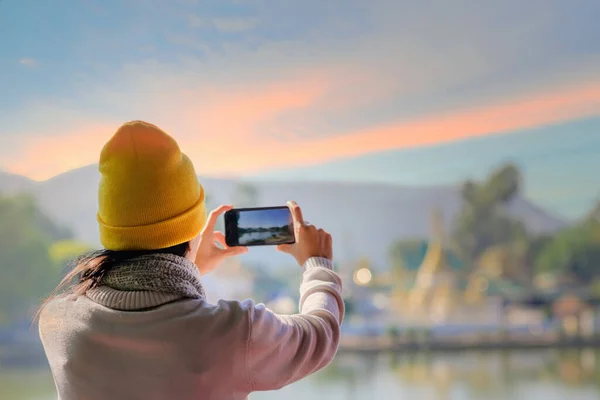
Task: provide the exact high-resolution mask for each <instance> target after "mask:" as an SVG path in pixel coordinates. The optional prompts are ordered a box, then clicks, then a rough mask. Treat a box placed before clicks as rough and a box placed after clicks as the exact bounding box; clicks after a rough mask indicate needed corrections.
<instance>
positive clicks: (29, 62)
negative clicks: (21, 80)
mask: <svg viewBox="0 0 600 400" xmlns="http://www.w3.org/2000/svg"><path fill="white" fill-rule="evenodd" d="M19 64H21V65H24V66H26V67H34V66H35V65H37V61H36V60H35V59H34V58H21V59H20V60H19Z"/></svg>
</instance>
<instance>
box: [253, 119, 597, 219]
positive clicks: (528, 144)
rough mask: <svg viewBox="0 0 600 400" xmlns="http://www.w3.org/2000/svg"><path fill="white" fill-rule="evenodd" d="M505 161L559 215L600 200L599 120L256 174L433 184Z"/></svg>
mask: <svg viewBox="0 0 600 400" xmlns="http://www.w3.org/2000/svg"><path fill="white" fill-rule="evenodd" d="M399 134H400V133H399ZM506 162H511V163H514V164H516V165H518V166H519V168H520V170H521V171H522V173H523V175H524V181H525V187H524V193H525V195H526V196H527V198H529V199H531V200H533V201H535V202H536V203H537V204H539V205H541V206H543V207H544V208H545V209H548V210H550V211H551V212H553V213H555V214H557V215H561V216H564V217H565V218H568V219H570V220H577V219H579V218H581V217H583V216H584V215H585V214H586V213H588V212H589V210H590V209H591V208H592V207H593V206H594V204H595V203H596V202H597V201H598V199H599V198H598V196H599V190H600V186H599V185H598V184H597V183H596V184H594V183H593V182H598V179H597V177H596V175H595V173H596V171H598V170H599V169H600V117H594V118H589V119H584V120H579V121H574V122H569V123H567V124H557V125H553V126H544V127H540V128H535V129H528V130H523V131H519V132H516V133H513V134H503V135H490V136H485V137H480V138H476V139H468V140H460V141H455V142H451V143H442V144H437V145H433V146H425V147H417V148H408V149H390V150H386V151H381V152H376V153H367V154H363V155H357V156H352V157H347V158H340V159H335V160H331V161H327V162H323V163H318V164H315V165H306V166H295V167H289V168H271V169H269V170H268V171H265V172H263V173H259V174H256V176H255V177H254V179H261V180H265V181H274V180H279V181H288V180H294V181H297V180H302V181H340V180H352V182H354V183H356V182H381V183H388V184H396V185H398V184H403V185H404V184H409V185H410V184H415V185H436V186H437V185H451V184H454V183H455V182H460V181H463V180H465V179H466V178H472V179H482V178H485V177H486V176H487V175H488V173H489V172H490V171H491V170H492V169H495V168H497V167H498V166H500V165H502V164H504V163H506Z"/></svg>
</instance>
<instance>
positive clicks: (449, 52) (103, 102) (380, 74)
mask: <svg viewBox="0 0 600 400" xmlns="http://www.w3.org/2000/svg"><path fill="white" fill-rule="evenodd" d="M140 2H141V4H140ZM292 3H293V4H292ZM124 4H126V5H128V6H127V7H129V8H127V7H126V6H122V7H123V8H122V9H119V10H118V11H119V13H116V12H115V10H113V9H111V7H110V6H108V5H107V6H105V7H106V8H107V9H106V10H105V11H106V13H105V17H103V18H107V19H106V21H104V22H106V23H107V24H108V22H111V21H110V18H116V17H112V16H113V15H117V14H118V15H119V16H120V18H124V19H126V20H127V21H129V23H127V24H123V23H115V24H112V25H110V26H111V28H110V29H108V28H106V30H104V31H103V30H102V29H100V28H99V26H100V25H98V27H96V28H94V29H90V31H88V30H86V29H87V28H86V29H83V28H81V26H87V24H86V23H85V20H84V19H85V18H84V17H83V16H82V21H81V24H80V25H77V29H79V30H77V31H76V32H75V33H73V32H72V33H73V34H72V35H71V37H72V38H73V43H71V44H70V46H67V47H64V49H71V48H73V49H76V50H75V51H74V52H73V53H69V54H65V55H64V63H56V64H57V65H54V64H53V63H45V64H44V71H40V73H41V74H46V75H44V76H40V78H39V79H40V81H36V82H32V81H30V77H23V78H22V79H24V80H22V81H19V80H18V79H17V78H19V76H18V75H17V74H14V76H13V75H11V78H10V80H7V81H6V84H11V85H12V84H15V85H16V84H18V85H20V86H19V87H18V90H17V89H15V90H13V91H12V92H13V93H15V96H12V97H11V99H12V100H11V108H10V109H1V108H0V119H1V120H2V121H3V127H2V130H1V131H0V142H1V143H2V144H3V146H0V148H2V147H3V148H9V149H10V151H5V153H6V154H9V153H14V154H13V155H11V156H10V157H9V158H6V157H4V154H5V153H3V157H1V158H0V168H8V169H11V170H12V171H13V172H20V173H24V174H27V175H29V176H32V177H37V178H40V179H41V178H45V177H48V176H51V175H53V174H56V173H59V172H62V171H64V170H65V169H67V168H70V167H71V166H73V165H80V164H81V165H83V164H85V163H91V162H95V160H96V157H97V154H96V153H97V152H98V151H99V148H98V146H100V143H101V142H102V140H104V139H103V138H106V133H105V132H108V131H111V132H112V131H114V129H116V127H117V126H118V125H119V124H120V123H122V122H124V121H126V120H130V119H147V120H150V121H151V122H154V123H156V124H158V125H160V126H161V127H163V128H164V129H166V130H167V131H169V132H172V133H173V134H174V135H175V136H176V137H177V138H178V140H180V141H181V143H182V146H185V148H186V149H188V152H189V153H190V155H191V156H192V157H193V158H194V160H195V161H196V163H197V165H198V169H199V171H200V172H203V173H215V174H219V173H235V174H243V173H247V172H251V171H256V170H259V169H263V168H270V167H274V166H279V165H286V166H290V165H300V164H306V163H313V162H319V161H323V160H327V159H331V158H334V157H342V156H348V155H353V154H360V153H364V152H369V151H377V150H381V149H383V148H386V147H409V146H422V145H427V144H433V143H439V142H441V141H449V140H458V139H461V138H468V137H476V136H480V135H485V134H491V133H497V132H508V131H510V130H514V129H521V128H523V127H529V126H536V125H540V124H550V123H553V122H557V121H563V120H566V119H569V118H578V117H582V116H586V115H592V114H594V113H598V111H597V110H598V109H600V108H598V98H597V95H598V92H597V90H598V84H599V83H600V44H599V42H598V41H594V40H591V39H590V38H591V37H593V34H590V33H593V32H598V33H599V34H600V30H599V29H600V28H599V27H598V25H597V21H595V20H593V18H592V17H591V16H592V15H597V13H595V11H600V8H599V7H598V5H597V3H594V2H586V1H583V0H581V1H577V5H576V6H575V5H573V4H572V3H569V4H567V3H565V2H562V1H558V0H548V1H547V2H544V7H541V8H540V6H539V3H537V2H535V1H533V2H526V3H523V2H520V1H516V0H515V1H506V2H501V3H498V4H496V5H495V6H494V7H489V5H485V4H479V3H476V4H475V3H472V2H468V1H466V0H457V1H456V2H452V4H450V3H448V2H443V1H429V2H417V3H415V2H400V1H388V0H377V1H373V2H364V1H358V0H347V1H343V2H342V1H337V0H334V1H331V2H322V1H320V2H319V1H306V2H279V1H267V0H255V1H252V2H243V5H241V4H242V2H233V3H229V2H227V4H224V3H223V2H197V1H180V2H178V3H175V4H176V5H168V6H166V5H165V3H164V2H159V1H156V0H135V1H134V0H130V1H129V2H125V3H124ZM142 5H143V7H142ZM88 8H89V7H88ZM82 15H83V14H82ZM90 18H91V17H90ZM94 18H97V15H94ZM25 20H26V19H25ZM507 21H508V22H507ZM113 22H115V21H113ZM94 26H95V25H94ZM107 26H108V25H107ZM156 26H160V27H161V29H155V27H156ZM25 28H27V27H26V26H25V27H23V33H24V34H25V33H27V32H28V31H27V30H25ZM71 28H73V27H71ZM68 29H69V26H65V30H68ZM82 29H83V30H82ZM107 33H110V34H109V35H106V34H107ZM43 44H44V43H42V45H43ZM109 48H110V49H114V50H111V51H102V50H103V49H109ZM61 49H63V47H61ZM132 49H136V50H135V51H134V50H132ZM142 49H143V51H142ZM27 51H28V53H29V54H37V53H35V52H34V51H33V50H27ZM65 51H66V50H65ZM99 55H101V56H99ZM61 57H62V56H61ZM61 59H63V58H61ZM46 64H48V65H46ZM58 64H61V65H58ZM63 64H64V65H63ZM65 65H68V68H67V67H65ZM53 68H55V69H53ZM61 74H62V75H61ZM13 78H14V79H13ZM40 82H42V83H43V84H41V85H40ZM44 83H45V84H44ZM50 83H51V84H50ZM36 85H37V86H36ZM46 87H47V88H48V89H47V92H44V90H45V88H46ZM19 96H22V98H21V97H19ZM32 116H35V118H32ZM70 135H79V136H81V137H82V138H86V137H87V138H88V139H87V140H85V139H81V141H79V139H76V138H75V137H74V136H73V137H72V138H71V136H70ZM89 135H91V136H89ZM68 138H71V139H72V140H66V139H68ZM63 139H65V140H63ZM63 142H76V143H78V144H79V145H80V146H81V149H79V148H77V149H76V150H77V151H78V153H77V154H74V153H72V152H74V151H75V148H68V147H67V148H59V143H63ZM53 143H55V144H53ZM48 149H52V151H53V152H55V154H56V159H54V160H53V159H51V158H50V156H48V157H46V155H44V151H46V152H47V153H49V154H51V152H48ZM79 150H81V151H79ZM2 151H4V150H0V152H2ZM236 152H237V153H236ZM9 155H10V154H9Z"/></svg>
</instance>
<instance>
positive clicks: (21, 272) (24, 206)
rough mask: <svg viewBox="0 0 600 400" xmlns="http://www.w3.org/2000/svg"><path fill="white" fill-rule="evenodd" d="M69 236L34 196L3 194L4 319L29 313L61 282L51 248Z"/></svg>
mask: <svg viewBox="0 0 600 400" xmlns="http://www.w3.org/2000/svg"><path fill="white" fill-rule="evenodd" d="M65 237H67V231H66V230H64V229H61V228H60V227H59V226H57V225H55V224H53V223H52V222H51V221H50V220H49V219H48V218H47V217H46V216H44V215H43V213H42V212H41V211H40V210H39V209H38V208H37V207H36V205H35V202H34V201H33V199H32V198H31V197H28V196H16V197H0V322H4V323H6V322H10V321H13V320H15V319H17V318H19V317H23V316H25V315H27V313H28V312H29V311H30V310H31V308H32V307H35V305H36V303H37V302H38V301H39V300H40V299H41V298H42V297H44V296H45V295H47V294H48V293H49V292H50V291H51V290H52V289H53V287H54V286H55V285H56V284H57V283H58V280H59V279H58V278H59V276H58V273H57V271H56V268H54V263H53V261H52V259H51V257H50V254H49V247H50V245H51V243H52V242H53V241H54V240H57V239H63V238H65Z"/></svg>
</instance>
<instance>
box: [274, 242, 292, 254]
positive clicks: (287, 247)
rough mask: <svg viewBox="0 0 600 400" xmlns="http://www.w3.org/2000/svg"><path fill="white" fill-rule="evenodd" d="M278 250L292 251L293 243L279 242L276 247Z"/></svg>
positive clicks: (289, 252)
mask: <svg viewBox="0 0 600 400" xmlns="http://www.w3.org/2000/svg"><path fill="white" fill-rule="evenodd" d="M276 249H277V251H281V252H282V253H288V254H291V253H292V245H291V244H278V245H277V247H276Z"/></svg>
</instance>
